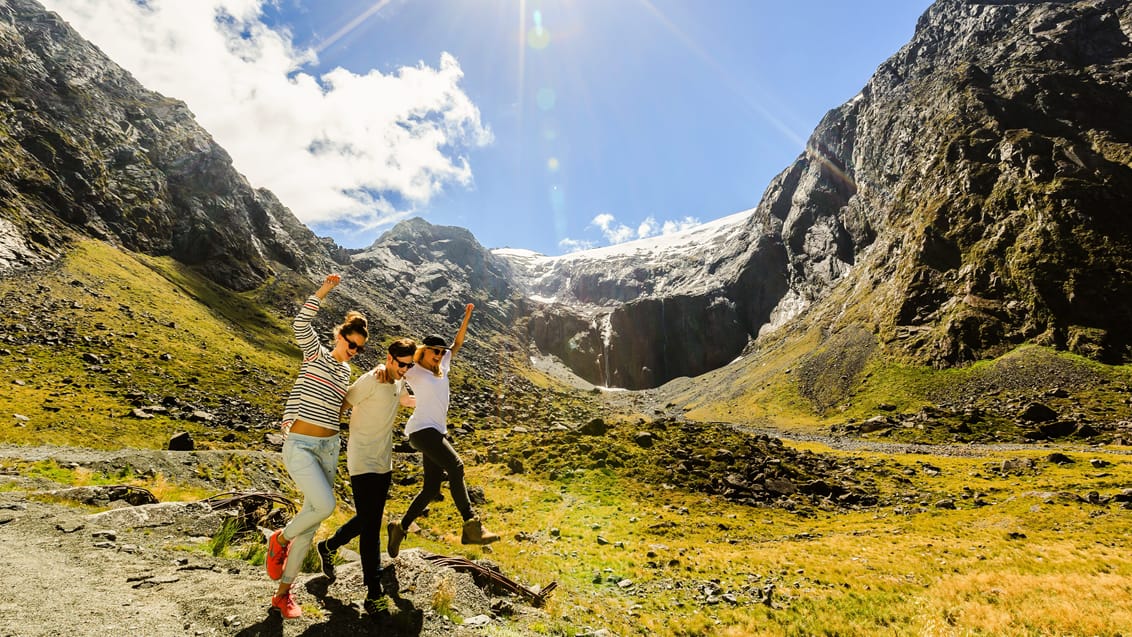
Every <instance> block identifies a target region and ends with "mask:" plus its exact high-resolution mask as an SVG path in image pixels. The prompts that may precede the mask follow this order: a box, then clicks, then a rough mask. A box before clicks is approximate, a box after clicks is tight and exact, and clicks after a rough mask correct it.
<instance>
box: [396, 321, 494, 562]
mask: <svg viewBox="0 0 1132 637" xmlns="http://www.w3.org/2000/svg"><path fill="white" fill-rule="evenodd" d="M474 308H475V306H474V305H472V304H471V303H469V304H468V306H467V307H466V308H465V310H464V322H463V323H461V324H460V329H459V330H458V331H457V332H456V338H455V339H454V340H453V341H452V347H451V348H449V347H448V344H447V342H445V340H444V337H442V336H436V335H432V336H427V337H425V339H424V340H423V341H421V347H420V348H418V349H417V352H416V354H415V355H414V357H413V358H414V360H415V361H416V362H417V365H416V367H414V368H412V369H410V370H408V371H407V372H406V373H405V380H406V381H408V383H409V386H410V387H411V388H412V390H413V394H414V395H415V396H416V399H417V406H416V407H415V408H414V409H413V415H412V416H410V417H409V421H408V422H407V423H405V434H406V435H407V436H409V444H410V445H412V447H413V448H414V449H416V450H417V451H420V452H421V456H422V462H423V464H424V484H423V485H422V486H421V492H420V493H418V494H417V497H416V498H414V499H413V502H412V503H411V504H410V505H409V508H408V510H407V511H405V515H404V517H402V518H401V520H400V521H399V522H390V523H389V526H388V529H387V531H388V534H389V557H397V552H398V551H399V550H400V546H401V540H403V539H404V538H405V530H406V529H408V528H409V525H411V524H412V523H413V520H415V519H417V517H418V516H419V515H420V514H421V513H423V512H424V510H425V507H427V506H428V503H429V502H431V501H432V499H433V498H435V497H436V496H437V495H439V494H440V484H441V482H443V481H444V474H445V473H447V474H448V484H449V487H450V489H451V491H452V502H453V503H454V504H455V505H456V509H457V510H459V511H460V515H461V516H463V518H464V528H463V532H462V533H461V536H460V542H461V543H462V544H490V543H492V542H494V541H496V540H498V539H499V535H497V534H495V533H491V532H490V531H487V530H486V529H484V528H483V525H482V524H481V523H480V520H479V518H478V517H477V516H476V513H475V511H473V510H472V504H471V501H470V500H469V499H468V487H467V486H466V485H465V484H464V463H463V461H461V460H460V456H459V455H457V453H456V450H455V449H454V448H453V447H452V444H451V443H450V442H449V441H448V439H447V438H445V434H447V433H448V425H447V422H446V421H447V419H448V402H449V399H450V397H451V388H450V387H449V382H448V372H449V370H450V369H451V367H452V357H454V356H455V355H456V352H458V351H460V346H461V345H463V344H464V335H465V334H466V333H467V331H468V321H469V319H471V318H472V310H473V309H474Z"/></svg>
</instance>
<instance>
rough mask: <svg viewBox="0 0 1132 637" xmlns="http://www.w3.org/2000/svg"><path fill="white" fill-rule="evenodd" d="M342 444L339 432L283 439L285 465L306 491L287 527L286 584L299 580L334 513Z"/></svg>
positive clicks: (299, 435)
mask: <svg viewBox="0 0 1132 637" xmlns="http://www.w3.org/2000/svg"><path fill="white" fill-rule="evenodd" d="M341 448H342V441H341V438H339V437H338V435H337V434H335V435H333V436H328V437H326V438H319V437H317V436H304V435H303V434H287V440H286V442H284V443H283V466H285V467H287V473H288V474H290V475H291V479H292V480H294V481H295V485H296V486H297V487H299V491H302V492H303V508H302V509H299V513H298V514H296V515H295V517H294V518H293V519H292V520H291V522H290V524H288V525H287V526H286V528H284V529H283V538H284V539H286V540H288V541H289V542H290V544H289V545H288V547H287V562H286V564H285V565H284V566H283V577H282V578H281V579H280V581H281V582H283V583H284V584H290V583H291V582H294V581H295V577H297V576H298V574H299V569H300V568H302V566H303V560H304V559H306V556H307V552H308V551H310V548H311V540H313V539H314V534H315V531H317V530H318V526H319V525H320V524H322V521H323V520H325V519H326V518H328V517H330V514H331V513H334V475H335V473H336V472H337V470H338V453H339V451H340V450H341Z"/></svg>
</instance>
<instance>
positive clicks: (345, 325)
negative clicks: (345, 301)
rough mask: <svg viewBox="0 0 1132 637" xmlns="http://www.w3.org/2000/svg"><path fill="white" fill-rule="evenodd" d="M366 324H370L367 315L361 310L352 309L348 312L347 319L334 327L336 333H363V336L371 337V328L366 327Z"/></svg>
mask: <svg viewBox="0 0 1132 637" xmlns="http://www.w3.org/2000/svg"><path fill="white" fill-rule="evenodd" d="M366 325H368V323H367V322H366V317H364V316H362V313H361V312H358V311H355V310H350V311H349V312H346V320H345V321H343V322H342V324H341V325H339V326H338V327H336V328H334V335H335V336H338V335H341V336H349V335H350V334H361V335H362V338H365V339H369V330H367V329H366Z"/></svg>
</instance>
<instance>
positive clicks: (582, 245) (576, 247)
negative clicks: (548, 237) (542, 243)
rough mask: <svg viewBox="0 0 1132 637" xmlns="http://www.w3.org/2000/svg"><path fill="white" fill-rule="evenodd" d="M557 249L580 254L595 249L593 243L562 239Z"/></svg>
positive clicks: (582, 240)
mask: <svg viewBox="0 0 1132 637" xmlns="http://www.w3.org/2000/svg"><path fill="white" fill-rule="evenodd" d="M558 247H559V248H562V249H563V250H565V251H566V252H581V251H582V250H590V249H593V248H595V247H597V246H596V245H594V242H593V241H586V240H584V239H569V238H567V239H562V240H561V241H559V242H558Z"/></svg>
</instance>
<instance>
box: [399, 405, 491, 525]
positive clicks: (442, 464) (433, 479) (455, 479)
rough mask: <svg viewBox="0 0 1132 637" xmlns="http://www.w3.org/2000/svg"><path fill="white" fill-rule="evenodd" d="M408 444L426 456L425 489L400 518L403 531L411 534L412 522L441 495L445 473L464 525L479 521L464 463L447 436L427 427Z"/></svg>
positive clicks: (424, 460)
mask: <svg viewBox="0 0 1132 637" xmlns="http://www.w3.org/2000/svg"><path fill="white" fill-rule="evenodd" d="M409 444H410V445H412V446H413V449H416V450H417V451H419V452H421V455H422V456H423V463H424V485H423V486H422V487H421V492H420V493H418V494H417V497H415V498H413V502H412V504H410V505H409V509H408V510H407V511H405V517H403V518H401V528H403V529H405V530H408V528H409V525H410V524H412V523H413V520H415V519H417V517H419V516H420V514H421V513H424V510H425V508H426V507H428V503H429V502H432V500H433V498H435V497H436V496H438V495H440V484H441V483H442V482H444V474H445V473H447V474H448V487H449V488H450V489H451V490H452V502H453V503H454V504H455V505H456V509H457V510H459V511H460V515H461V516H463V518H464V520H465V521H467V520H470V519H472V518H474V517H476V515H475V512H473V511H472V503H471V502H470V501H469V500H468V487H467V486H466V485H465V484H464V462H463V461H462V460H460V456H459V455H458V454H457V453H456V450H455V449H453V448H452V444H451V443H449V442H448V439H447V438H445V437H444V434H442V433H440V431H438V430H436V429H433V428H432V427H428V428H426V429H421V430H420V431H414V432H413V433H411V434H409Z"/></svg>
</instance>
